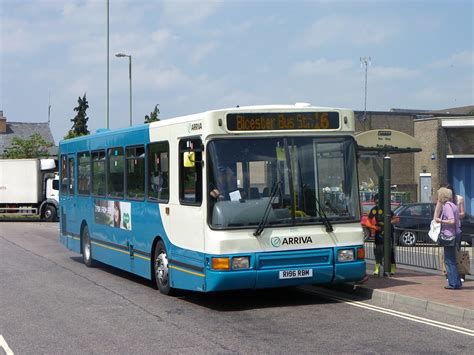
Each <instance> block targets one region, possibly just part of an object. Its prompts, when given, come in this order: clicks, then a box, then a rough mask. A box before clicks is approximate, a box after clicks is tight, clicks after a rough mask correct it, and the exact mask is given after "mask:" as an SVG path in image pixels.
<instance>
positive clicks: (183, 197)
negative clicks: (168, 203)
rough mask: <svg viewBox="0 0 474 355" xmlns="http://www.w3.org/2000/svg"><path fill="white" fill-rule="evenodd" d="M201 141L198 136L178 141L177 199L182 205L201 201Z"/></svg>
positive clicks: (199, 203) (196, 203) (198, 203)
mask: <svg viewBox="0 0 474 355" xmlns="http://www.w3.org/2000/svg"><path fill="white" fill-rule="evenodd" d="M201 147H202V142H201V139H199V138H188V139H182V140H181V141H180V142H179V199H180V201H181V203H182V204H183V205H197V206H199V205H201V202H202V164H201V160H202V148H201Z"/></svg>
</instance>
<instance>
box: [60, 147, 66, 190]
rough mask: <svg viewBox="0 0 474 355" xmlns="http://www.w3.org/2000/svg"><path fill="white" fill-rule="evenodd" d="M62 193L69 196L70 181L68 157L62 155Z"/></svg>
mask: <svg viewBox="0 0 474 355" xmlns="http://www.w3.org/2000/svg"><path fill="white" fill-rule="evenodd" d="M60 176H61V193H62V194H67V191H68V188H67V187H68V179H67V155H61V171H60Z"/></svg>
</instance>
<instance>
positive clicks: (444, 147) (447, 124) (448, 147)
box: [356, 106, 474, 214]
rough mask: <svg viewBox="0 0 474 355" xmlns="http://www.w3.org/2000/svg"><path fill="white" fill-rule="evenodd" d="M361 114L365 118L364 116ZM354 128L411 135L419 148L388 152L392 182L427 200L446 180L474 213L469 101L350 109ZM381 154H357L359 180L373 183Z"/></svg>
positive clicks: (473, 122)
mask: <svg viewBox="0 0 474 355" xmlns="http://www.w3.org/2000/svg"><path fill="white" fill-rule="evenodd" d="M364 116H365V119H364ZM356 117H357V120H356V131H358V132H363V131H368V130H372V129H394V130H397V131H401V132H404V133H407V134H409V135H411V136H413V137H415V139H417V140H418V141H419V142H420V143H421V146H422V149H423V151H422V152H419V153H407V154H392V155H391V157H392V159H391V161H392V176H391V182H392V185H396V187H397V190H398V191H403V192H407V193H408V194H409V200H410V201H433V200H435V199H436V190H437V189H438V187H439V186H440V184H444V183H446V182H449V183H451V184H452V185H453V186H454V187H455V189H456V191H457V192H458V193H460V194H461V195H463V196H464V197H465V199H466V212H467V213H469V214H474V106H466V107H459V108H454V109H447V110H441V111H420V110H392V111H389V112H376V111H370V112H367V114H366V115H364V112H360V111H356ZM382 161H383V159H382V157H380V156H376V155H375V156H374V155H372V156H370V154H363V155H361V156H360V158H359V183H360V184H362V185H363V184H370V183H371V181H373V182H374V183H375V184H377V179H378V178H377V177H378V176H379V175H381V174H382Z"/></svg>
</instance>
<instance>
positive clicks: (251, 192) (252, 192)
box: [249, 187, 260, 200]
mask: <svg viewBox="0 0 474 355" xmlns="http://www.w3.org/2000/svg"><path fill="white" fill-rule="evenodd" d="M249 198H250V199H252V200H255V199H259V198H260V192H258V187H251V188H250V190H249Z"/></svg>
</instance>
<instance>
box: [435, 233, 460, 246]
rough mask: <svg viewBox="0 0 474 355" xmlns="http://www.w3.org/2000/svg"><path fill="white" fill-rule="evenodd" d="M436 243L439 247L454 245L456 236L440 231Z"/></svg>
mask: <svg viewBox="0 0 474 355" xmlns="http://www.w3.org/2000/svg"><path fill="white" fill-rule="evenodd" d="M438 245H439V246H440V247H454V246H455V245H456V236H455V235H446V234H444V233H443V232H441V233H439V237H438Z"/></svg>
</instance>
